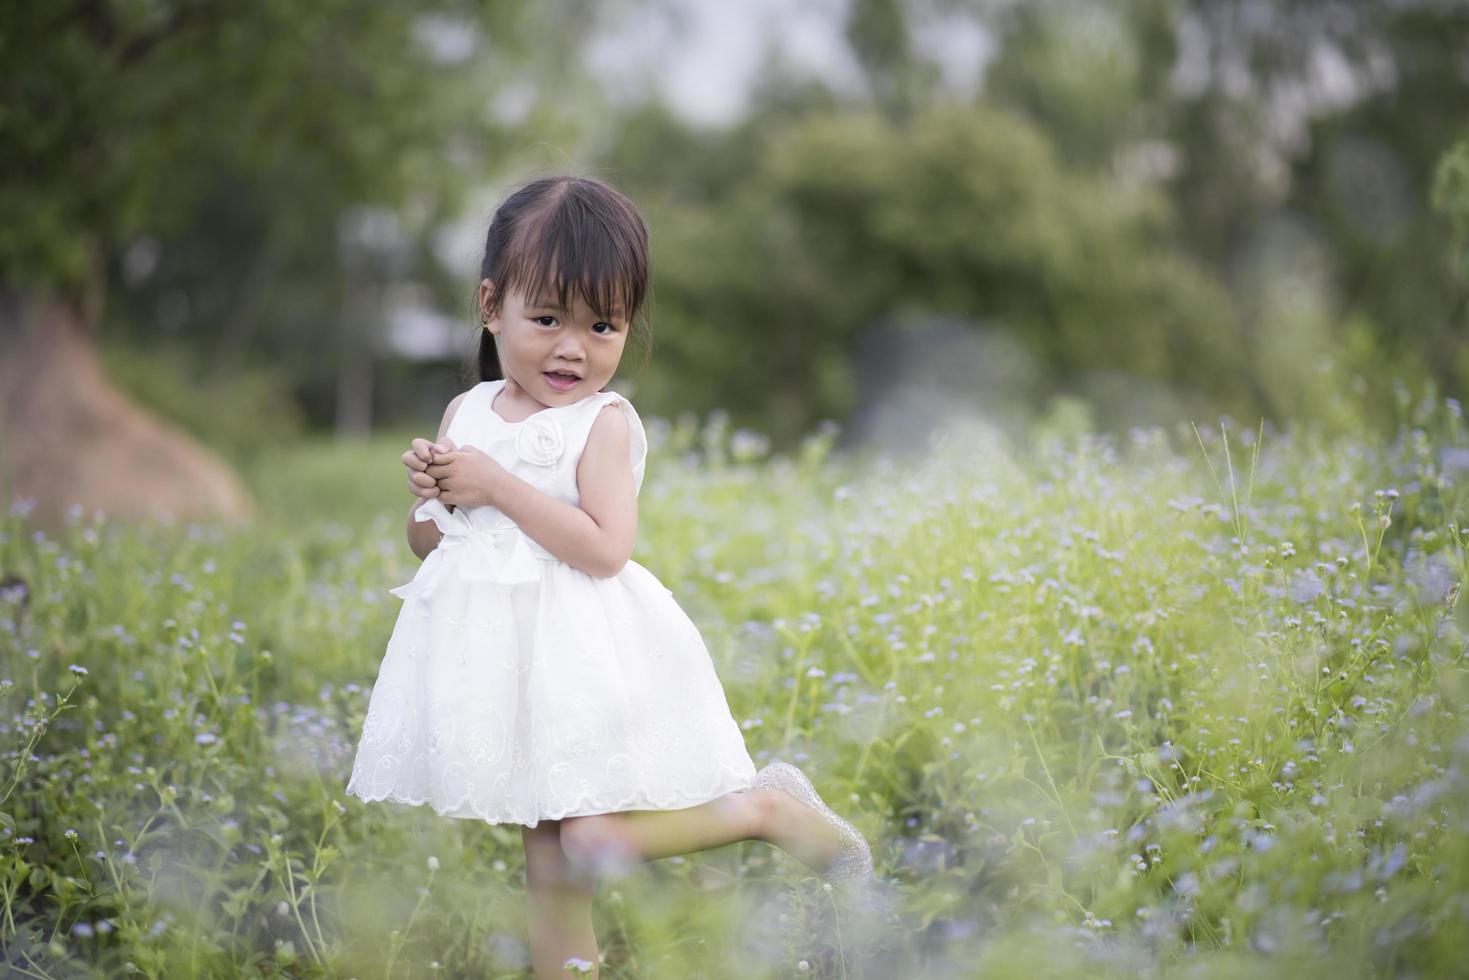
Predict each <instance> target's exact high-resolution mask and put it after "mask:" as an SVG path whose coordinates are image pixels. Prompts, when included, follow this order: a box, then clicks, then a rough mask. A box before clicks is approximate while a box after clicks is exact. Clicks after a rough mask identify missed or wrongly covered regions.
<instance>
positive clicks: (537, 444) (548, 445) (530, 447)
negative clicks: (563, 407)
mask: <svg viewBox="0 0 1469 980" xmlns="http://www.w3.org/2000/svg"><path fill="white" fill-rule="evenodd" d="M565 449H566V440H565V439H564V438H562V435H561V426H560V425H558V424H557V423H556V420H555V419H551V418H547V417H545V416H544V415H536V416H532V417H530V418H528V419H526V420H525V421H524V422H522V423H521V425H520V431H519V432H517V433H516V434H515V451H516V452H517V453H519V454H520V458H521V459H523V460H525V461H526V462H527V463H534V464H536V465H537V466H554V465H555V463H556V461H557V460H558V459H560V458H561V453H562V452H563V451H564V450H565Z"/></svg>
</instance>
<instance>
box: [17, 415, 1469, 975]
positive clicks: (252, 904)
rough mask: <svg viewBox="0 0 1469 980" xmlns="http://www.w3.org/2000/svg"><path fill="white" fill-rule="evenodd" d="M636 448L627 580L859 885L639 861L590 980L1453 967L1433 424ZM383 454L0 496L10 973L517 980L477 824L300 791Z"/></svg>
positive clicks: (1446, 555) (1451, 437) (493, 863)
mask: <svg viewBox="0 0 1469 980" xmlns="http://www.w3.org/2000/svg"><path fill="white" fill-rule="evenodd" d="M649 428H650V434H651V435H652V436H653V437H654V438H653V443H654V451H653V455H652V457H651V459H650V462H649V468H648V480H647V483H646V484H645V486H644V488H643V494H642V498H641V506H640V529H639V543H638V548H637V551H636V552H635V554H634V557H635V558H636V559H637V560H638V561H639V562H641V563H643V564H644V565H646V566H647V567H648V568H649V569H651V570H652V571H653V572H654V573H655V574H657V575H658V576H659V577H660V578H661V579H662V580H663V582H664V583H665V584H666V585H668V586H669V587H670V588H671V589H672V590H673V591H674V594H675V595H676V596H677V598H678V599H679V601H680V603H681V604H683V606H684V608H685V609H687V610H688V611H689V613H690V615H691V616H692V617H693V618H694V620H695V622H697V623H698V624H699V626H700V629H701V631H702V632H703V633H704V636H705V639H706V641H707V642H708V645H709V648H710V651H711V654H712V656H713V657H714V659H715V661H716V666H717V668H718V670H719V674H720V677H721V678H722V680H723V682H724V685H725V690H726V693H727V695H728V696H729V699H730V703H731V707H732V709H733V711H734V714H735V717H736V719H738V720H739V721H740V722H741V725H742V728H743V730H744V732H745V735H746V739H747V741H748V744H749V747H750V750H751V754H752V755H753V756H754V757H755V758H756V761H757V763H758V762H761V761H763V760H765V759H768V758H769V757H770V756H771V755H780V756H782V757H783V758H787V759H791V760H794V761H796V762H797V763H798V764H800V765H802V766H803V768H805V769H806V771H807V772H808V773H810V774H811V775H812V776H813V778H814V780H815V781H816V783H817V785H818V788H819V789H820V790H821V791H822V793H823V795H824V796H825V798H826V799H827V801H828V802H829V803H830V804H831V805H833V806H834V807H835V808H836V809H838V810H840V811H842V812H844V813H845V814H847V815H849V816H850V817H851V818H852V819H853V820H854V822H855V823H857V825H858V826H859V827H860V828H861V829H862V830H863V831H864V832H865V833H866V834H867V835H868V837H869V839H870V840H871V841H872V842H873V849H874V856H875V858H876V862H877V870H878V874H879V876H880V878H881V884H880V885H879V887H878V888H876V889H875V890H874V892H873V893H872V894H871V895H870V896H868V897H867V898H866V899H864V900H862V901H850V902H840V901H836V900H835V899H834V897H833V896H832V895H830V894H828V893H827V892H825V891H823V890H822V889H821V888H820V886H819V883H817V882H816V881H815V879H812V878H810V877H809V876H807V875H805V874H804V873H803V872H802V869H800V868H799V867H798V866H795V865H793V864H791V863H790V862H787V861H785V860H776V859H775V852H773V851H772V850H771V849H770V848H768V847H767V846H765V845H761V844H756V843H748V844H741V845H737V846H733V847H728V848H722V849H719V850H715V851H707V852H701V853H698V854H694V855H690V856H688V857H686V858H681V859H669V860H665V861H660V862H656V863H654V864H650V865H645V866H642V867H641V868H639V869H637V870H636V871H634V872H633V873H632V874H631V875H629V876H628V877H626V878H624V879H622V880H620V881H618V882H615V883H611V884H609V885H607V886H604V888H603V890H602V892H601V894H600V896H599V898H598V902H597V906H596V921H597V930H598V937H599V941H600V943H601V949H602V952H603V955H604V957H605V965H604V968H603V976H606V977H628V978H631V977H695V976H705V977H742V978H744V977H785V976H843V975H846V976H867V977H882V978H887V977H898V976H911V977H958V976H965V977H968V976H985V977H994V976H999V977H1003V976H1024V977H1028V978H1034V977H1043V976H1044V977H1050V976H1082V975H1086V976H1115V977H1131V976H1137V975H1150V976H1169V977H1172V976H1178V977H1183V976H1189V977H1235V976H1240V975H1251V976H1269V977H1275V976H1280V977H1286V976H1289V977H1292V978H1300V977H1316V976H1331V977H1335V978H1340V977H1348V976H1351V977H1356V976H1386V975H1406V976H1414V975H1416V976H1446V975H1452V974H1454V973H1456V972H1458V971H1459V970H1460V969H1461V968H1462V967H1461V964H1462V963H1463V961H1464V954H1465V951H1466V950H1465V944H1464V943H1463V942H1462V941H1461V940H1460V939H1459V936H1460V934H1461V930H1463V928H1464V927H1465V925H1466V919H1469V853H1466V846H1465V843H1466V839H1469V837H1466V830H1469V822H1466V821H1469V808H1466V806H1465V803H1466V790H1469V784H1466V776H1465V768H1466V762H1469V734H1466V729H1465V723H1464V718H1465V717H1466V714H1465V709H1466V700H1469V686H1466V664H1465V650H1466V642H1469V641H1466V637H1469V613H1466V604H1465V602H1464V601H1462V600H1460V599H1459V597H1458V596H1459V593H1458V588H1459V584H1460V583H1462V582H1464V581H1465V579H1466V577H1469V574H1466V573H1469V567H1466V544H1469V541H1466V538H1465V536H1464V533H1463V522H1464V520H1465V519H1466V516H1469V503H1466V497H1469V488H1466V483H1469V479H1466V473H1465V468H1469V463H1466V462H1464V457H1465V454H1469V435H1466V430H1465V425H1464V421H1463V418H1462V416H1461V413H1460V410H1459V407H1458V406H1457V404H1455V403H1453V402H1451V401H1442V402H1438V401H1433V400H1425V401H1422V402H1420V403H1418V404H1417V405H1413V406H1409V405H1408V404H1407V403H1405V404H1404V415H1403V424H1402V428H1401V431H1400V435H1399V437H1398V438H1397V439H1396V440H1394V441H1393V442H1391V443H1385V444H1374V443H1370V442H1367V441H1365V440H1363V439H1357V438H1351V437H1345V438H1344V437H1326V436H1323V435H1320V434H1319V433H1316V432H1314V431H1313V430H1310V429H1307V428H1302V427H1291V428H1288V429H1287V430H1286V431H1284V432H1275V431H1274V430H1273V429H1271V428H1270V427H1263V428H1261V427H1251V426H1236V425H1234V424H1232V423H1228V424H1225V425H1223V426H1219V425H1214V426H1204V425H1200V426H1199V427H1197V428H1196V429H1195V428H1194V427H1192V426H1189V425H1187V424H1183V425H1180V426H1178V427H1177V428H1176V429H1175V430H1173V431H1164V430H1160V429H1155V430H1146V431H1145V430H1135V431H1134V432H1132V433H1131V434H1130V436H1129V437H1128V438H1125V439H1122V440H1112V439H1106V438H1103V437H1099V436H1095V435H1091V434H1088V433H1086V432H1084V431H1083V432H1077V431H1075V429H1074V427H1072V428H1071V429H1068V428H1067V427H1066V426H1061V425H1051V426H1048V427H1044V428H1039V429H1037V430H1036V431H1035V432H1034V433H1032V436H1031V438H1029V439H1027V440H1025V441H1024V442H1022V443H1020V444H1019V445H1022V446H1024V450H1023V451H1021V450H1020V449H1019V448H1017V444H1015V443H1012V442H1011V441H1010V440H1008V439H1006V438H1005V437H1003V436H1001V435H999V434H998V433H995V432H992V431H986V430H982V429H966V430H959V429H955V430H953V431H951V432H950V433H949V434H948V435H947V437H946V438H944V439H942V440H939V441H937V442H936V443H935V444H933V445H930V446H928V447H924V450H925V451H924V453H923V455H922V456H919V457H915V458H911V459H907V460H900V459H895V458H887V457H881V458H880V457H875V456H862V457H838V456H836V455H834V454H833V453H832V451H831V448H832V442H831V436H832V433H831V432H830V431H827V432H823V433H819V434H816V435H813V436H812V437H811V438H810V439H809V440H808V441H807V442H806V444H805V446H804V447H803V449H802V450H801V452H799V453H798V454H796V455H795V456H793V457H783V458H779V459H768V458H765V456H764V450H763V448H762V447H761V446H760V445H759V444H758V441H756V440H751V439H749V438H747V437H746V436H745V435H743V434H731V433H729V432H727V431H726V429H725V428H724V426H723V420H722V418H720V417H718V416H716V417H713V418H711V420H709V422H708V424H706V425H705V426H704V427H703V428H700V429H697V430H696V429H693V428H690V427H689V426H687V425H686V426H683V427H681V428H677V429H673V428H670V427H668V426H666V425H659V424H656V423H653V424H650V426H649ZM403 444H406V436H391V437H387V438H382V439H373V440H370V441H365V442H361V443H356V444H348V445H333V444H331V443H313V444H305V445H301V446H297V447H294V448H292V449H290V450H287V451H283V452H280V453H278V454H275V455H272V456H270V457H269V458H266V459H264V460H263V461H262V462H261V464H260V465H259V467H258V469H257V470H256V471H255V472H252V473H250V474H248V479H249V481H250V485H251V487H252V488H253V489H254V490H255V491H256V493H257V495H258V497H259V499H260V501H261V504H262V509H263V511H264V513H265V515H266V516H264V517H263V518H262V519H261V520H260V521H259V522H258V524H257V525H256V526H254V527H251V528H248V529H244V530H238V531H228V530H222V529H218V528H213V527H205V526H186V527H183V528H180V529H176V530H174V531H172V532H169V531H165V530H162V529H151V530H150V529H142V528H127V527H121V526H112V525H110V524H105V523H101V522H99V521H98V520H96V519H95V518H94V517H88V516H86V515H78V517H77V519H76V521H75V522H74V524H73V526H72V527H70V528H69V529H68V531H67V533H66V534H64V535H62V536H61V537H60V538H56V537H52V536H49V535H43V534H39V533H36V532H35V531H34V529H33V528H31V527H30V526H29V524H28V523H27V521H26V519H25V517H24V515H23V513H21V511H23V510H24V508H23V507H20V508H17V509H15V510H13V511H12V513H11V515H10V516H9V518H8V520H7V523H6V524H5V527H4V536H3V539H0V575H3V576H6V579H5V581H6V582H7V583H8V585H7V586H6V589H5V592H4V596H5V601H4V602H3V603H0V678H3V680H0V690H3V694H0V710H3V712H4V720H3V731H0V734H3V736H4V738H5V739H6V740H7V741H8V745H9V747H10V748H11V751H10V752H9V753H8V754H7V756H6V757H5V767H4V770H3V779H0V786H3V787H4V789H3V791H0V792H3V797H0V811H3V812H0V940H3V946H4V956H5V958H6V961H7V962H8V963H9V970H10V971H11V972H12V973H13V974H14V975H17V976H37V977H42V976H46V977H62V976H65V977H77V976H99V977H102V976H106V977H112V976H125V975H127V974H128V971H129V969H130V968H129V966H128V964H132V965H133V967H132V968H135V969H137V970H139V971H141V972H142V973H143V974H146V975H148V976H154V977H170V978H172V977H192V976H219V977H240V976H245V977H248V976H323V977H325V976H331V977H336V976H340V977H351V976H356V977H361V978H367V977H383V976H391V977H410V976H411V977H429V976H468V975H473V976H490V977H515V976H521V975H524V972H523V971H522V970H521V969H520V968H519V967H518V966H517V963H518V962H519V960H520V959H521V958H522V957H523V955H524V941H525V921H524V897H523V893H522V886H521V873H522V867H521V860H522V855H521V848H520V835H519V831H518V829H517V828H514V827H504V826H499V827H496V826H489V825H484V824H477V823H475V822H472V821H451V820H443V819H440V818H438V817H436V816H435V814H434V813H433V812H432V811H431V810H429V809H428V808H426V807H425V808H410V807H399V806H394V805H388V804H363V803H362V802H361V801H359V800H357V799H355V798H350V797H346V796H345V794H344V793H343V788H344V787H345V785H346V782H347V778H348V776H349V768H350V763H351V755H352V751H353V749H354V748H355V744H356V739H357V737H358V735H359V734H360V732H361V724H362V720H363V715H364V713H365V709H366V704H367V694H368V689H369V688H370V686H371V684H372V681H373V678H374V677H375V676H376V670H377V666H378V662H379V660H380V658H381V656H382V653H383V650H384V647H385V643H386V639H387V636H388V634H389V631H390V630H391V627H392V624H393V621H394V617H395V615H396V612H397V609H398V606H399V602H398V600H396V599H395V598H394V597H392V596H390V595H388V593H387V590H388V588H390V587H391V586H394V585H398V584H400V583H402V582H405V581H407V580H408V579H409V578H410V577H411V575H412V572H413V567H414V565H415V559H414V558H413V557H412V555H411V554H410V553H409V551H408V548H407V545H406V542H405V540H404V522H405V519H406V513H407V509H408V505H409V504H410V503H411V497H409V495H408V493H407V491H406V489H405V488H404V486H403V474H402V470H401V465H400V464H399V463H398V461H397V457H398V454H399V453H401V452H402V446H403ZM73 665H75V666H76V667H79V668H82V669H84V670H85V672H86V673H85V675H81V674H78V673H75V672H74V671H73V669H72V666H73ZM430 858H433V859H434V860H433V861H430ZM803 964H804V966H803Z"/></svg>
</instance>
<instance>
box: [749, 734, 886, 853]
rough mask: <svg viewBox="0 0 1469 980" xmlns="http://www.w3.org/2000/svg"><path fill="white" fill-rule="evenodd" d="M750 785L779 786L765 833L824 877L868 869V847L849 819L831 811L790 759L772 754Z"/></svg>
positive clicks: (758, 787) (756, 787)
mask: <svg viewBox="0 0 1469 980" xmlns="http://www.w3.org/2000/svg"><path fill="white" fill-rule="evenodd" d="M750 788H751V790H753V791H768V790H780V791H782V792H780V793H779V794H778V795H777V796H775V797H773V798H772V800H771V802H772V803H775V804H776V810H775V812H776V815H777V816H776V819H774V820H772V821H771V828H770V831H769V835H768V837H767V839H768V840H769V841H770V843H772V844H774V845H775V846H776V847H779V848H780V849H781V850H783V851H785V852H787V853H789V854H790V855H792V856H793V857H795V858H796V859H797V860H799V861H801V863H803V864H805V865H806V866H807V867H809V868H811V870H813V871H815V872H816V873H817V874H819V875H820V876H821V877H822V878H824V879H825V880H827V881H848V880H856V879H862V878H867V877H869V876H871V874H872V851H871V849H870V848H869V847H868V846H867V841H866V839H865V838H864V837H863V836H862V834H861V833H860V832H859V831H858V830H857V828H856V827H853V826H852V825H851V824H850V823H848V822H847V821H845V820H843V819H842V818H841V817H839V816H837V815H836V814H835V813H833V812H832V811H831V808H830V807H828V806H827V805H826V804H825V803H823V802H822V800H821V796H820V795H819V794H818V793H817V792H816V788H815V787H814V786H812V785H811V780H809V779H807V778H806V774H805V773H803V772H802V771H801V770H800V769H798V768H796V767H795V766H793V765H791V764H790V763H788V762H783V761H781V760H780V759H775V760H772V761H771V763H770V764H769V765H767V766H766V767H765V768H763V769H761V770H760V771H759V772H758V773H756V774H755V782H754V783H752V784H751V786H750Z"/></svg>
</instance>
